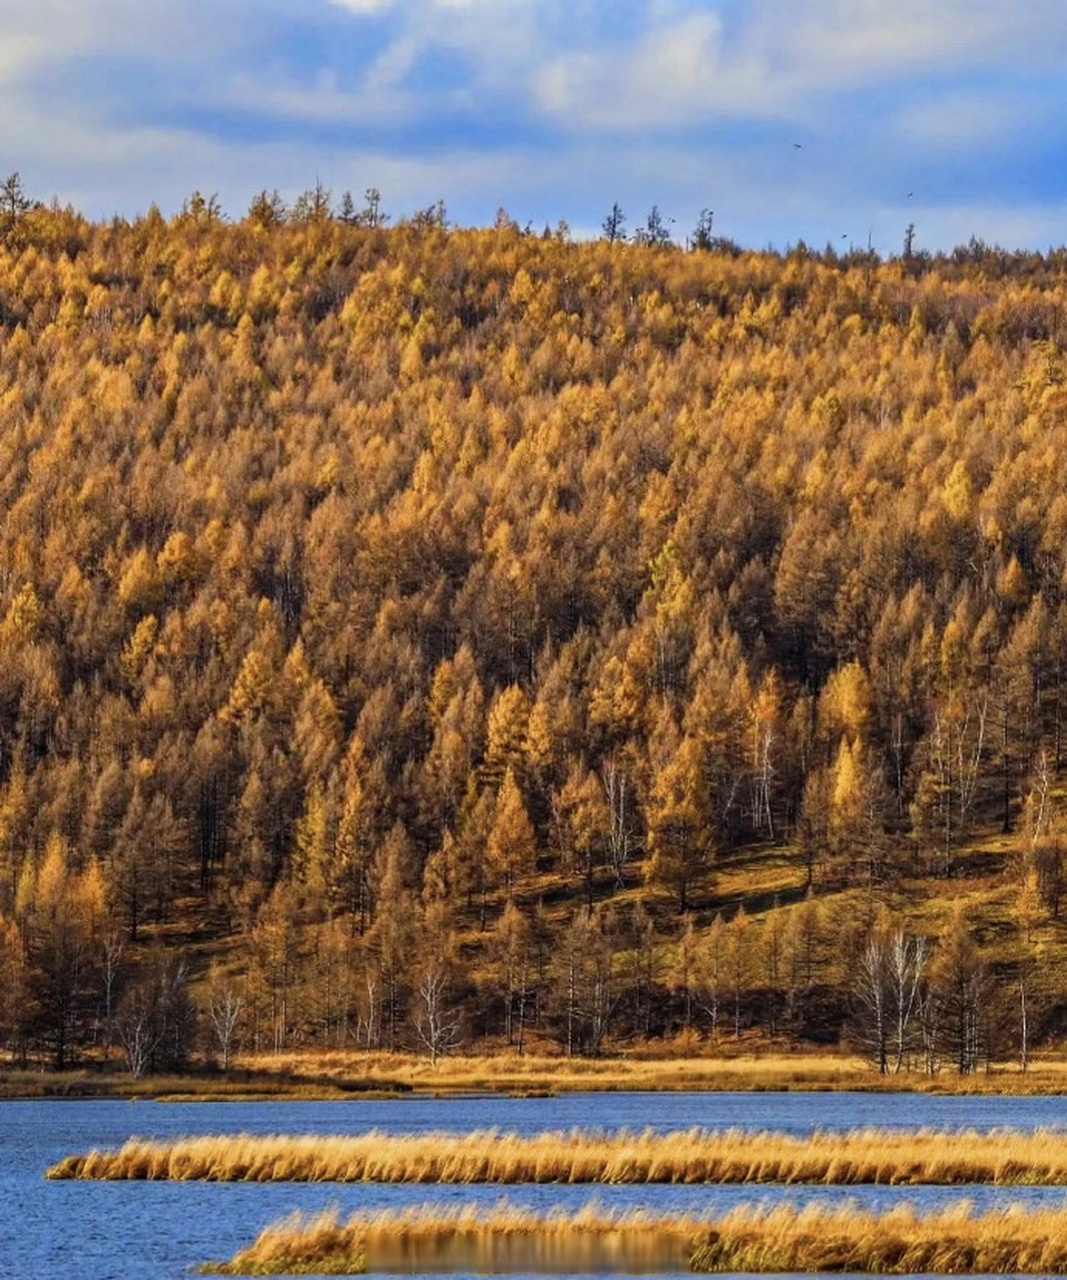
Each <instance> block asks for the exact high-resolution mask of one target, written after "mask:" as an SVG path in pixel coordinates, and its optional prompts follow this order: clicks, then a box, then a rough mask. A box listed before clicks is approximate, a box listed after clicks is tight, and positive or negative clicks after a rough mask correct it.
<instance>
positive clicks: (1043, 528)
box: [0, 200, 1067, 1070]
mask: <svg viewBox="0 0 1067 1280" xmlns="http://www.w3.org/2000/svg"><path fill="white" fill-rule="evenodd" d="M1065 304H1067V258H1064V257H1062V256H1059V255H1053V256H1050V257H1045V258H1041V257H1024V256H1018V255H1015V256H1007V255H1002V254H999V253H998V252H995V251H993V250H990V249H988V248H987V247H986V246H984V245H981V244H972V245H971V246H969V248H968V249H966V250H961V251H958V252H957V253H956V254H954V255H951V256H949V257H945V258H943V259H935V260H930V259H929V258H916V257H911V256H908V257H906V258H903V259H899V260H893V261H888V262H879V261H877V260H876V259H874V258H872V257H870V256H868V255H862V254H858V255H852V256H850V257H849V258H847V259H838V258H836V257H834V255H832V254H823V255H815V254H811V253H809V252H807V251H805V250H804V249H803V247H801V248H800V249H797V250H794V251H792V252H789V253H785V254H773V253H749V252H740V251H738V250H736V249H735V248H734V247H732V246H728V245H717V246H713V247H712V248H710V249H701V250H699V251H693V252H683V251H682V250H680V249H678V248H676V247H673V246H658V245H647V244H646V245H631V244H626V243H621V242H615V243H610V242H608V241H607V240H602V241H599V242H590V243H580V244H578V243H569V242H568V241H567V239H566V236H565V234H563V233H562V232H561V233H559V234H546V235H544V236H540V235H530V234H528V233H523V232H522V231H520V229H519V228H518V227H516V226H515V225H514V224H512V223H511V222H509V221H508V220H507V219H506V218H504V217H501V218H500V219H499V220H498V224H497V225H496V226H495V227H493V228H491V229H485V230H457V229H451V228H449V227H447V225H446V224H445V222H444V219H443V216H442V215H441V211H430V212H429V213H427V214H426V215H423V216H420V217H418V218H416V219H413V220H411V221H410V222H407V223H402V224H400V225H398V226H396V227H394V228H389V229H386V228H384V227H381V226H374V225H370V226H368V225H358V220H357V223H356V224H352V223H347V222H345V221H342V220H341V219H338V218H334V217H332V216H330V215H329V213H328V211H327V210H324V209H322V208H316V206H315V204H314V202H313V201H312V202H308V204H307V205H306V207H304V208H303V209H302V210H300V215H299V216H293V217H282V216H281V214H280V212H279V210H278V209H277V208H275V207H274V206H273V205H271V204H270V202H269V201H262V200H261V201H260V202H258V203H257V205H256V206H254V208H253V210H252V211H251V212H250V213H249V215H247V216H246V217H244V218H243V219H240V220H236V221H233V222H227V221H225V220H223V219H222V218H221V217H220V216H219V215H218V211H217V210H216V209H215V208H214V206H213V204H212V203H211V202H205V201H202V200H194V201H192V202H191V203H190V206H189V207H187V208H186V210H185V211H184V212H183V213H182V214H181V215H180V216H178V217H176V218H174V219H173V220H170V221H166V220H164V219H163V218H162V217H161V216H160V215H159V214H158V213H156V212H155V211H153V212H152V213H150V214H149V215H148V216H146V217H144V218H141V219H139V220H137V221H135V222H132V223H128V222H125V221H118V220H117V221H115V222H114V223H110V224H106V225H91V224H89V223H87V222H86V221H84V220H83V219H81V218H80V217H78V216H77V215H76V214H74V213H72V212H70V211H60V210H58V209H25V208H22V207H19V208H15V209H12V210H10V211H8V212H7V213H4V214H3V215H2V217H0V633H2V642H0V784H2V785H0V966H2V970H3V972H2V980H0V1036H2V1039H3V1041H4V1042H5V1043H6V1044H7V1045H8V1046H9V1048H10V1049H11V1051H12V1052H13V1053H14V1054H15V1055H16V1056H18V1057H25V1056H26V1055H36V1054H39V1053H47V1054H48V1055H49V1056H50V1057H51V1058H52V1059H53V1060H54V1061H56V1062H57V1063H59V1064H60V1065H62V1064H63V1063H65V1062H67V1061H69V1060H70V1058H71V1056H72V1055H73V1054H84V1053H86V1052H88V1051H90V1050H92V1051H94V1052H101V1051H106V1050H108V1049H109V1048H112V1047H113V1048H114V1051H115V1053H116V1054H117V1053H118V1052H119V1050H120V1048H121V1049H122V1050H123V1051H124V1052H125V1055H126V1057H127V1060H128V1061H129V1063H130V1065H131V1066H132V1067H133V1068H134V1069H136V1070H143V1069H147V1068H149V1067H153V1066H159V1065H174V1064H176V1063H180V1061H181V1060H182V1058H183V1057H184V1056H185V1055H186V1054H187V1053H188V1052H189V1050H190V1048H191V1047H192V1044H193V1040H192V1033H191V1030H190V1027H191V1023H192V1019H193V1015H194V1005H195V1006H196V1007H198V1008H199V1010H200V1020H201V1026H202V1033H203V1035H204V1037H205V1038H206V1039H209V1040H212V1041H213V1042H214V1043H215V1047H216V1050H217V1051H219V1052H221V1054H222V1056H223V1057H224V1058H225V1057H227V1056H228V1055H229V1054H230V1052H231V1051H232V1050H233V1049H234V1048H235V1047H236V1046H237V1044H238V1043H240V1044H242V1045H243V1046H244V1047H245V1048H246V1049H247V1048H256V1047H258V1048H287V1047H291V1046H296V1045H302V1044H311V1045H316V1044H317V1045H322V1046H336V1045H342V1044H343V1045H367V1046H392V1045H407V1046H409V1047H421V1048H425V1049H427V1050H429V1051H430V1052H432V1053H438V1052H442V1051H444V1050H446V1049H448V1048H451V1047H453V1046H456V1045H460V1044H466V1043H471V1042H473V1041H475V1040H484V1039H485V1038H486V1037H488V1038H489V1042H490V1043H505V1042H506V1043H510V1044H512V1045H516V1046H519V1047H521V1046H522V1045H524V1044H528V1043H531V1042H532V1040H533V1039H534V1038H535V1037H536V1040H537V1042H538V1043H539V1044H542V1045H544V1044H547V1043H550V1042H552V1043H555V1044H558V1045H559V1046H560V1047H561V1048H563V1049H565V1050H567V1051H572V1052H596V1051H599V1050H603V1049H606V1048H610V1047H612V1046H615V1047H618V1046H619V1045H620V1044H625V1043H629V1042H632V1041H633V1040H634V1039H635V1038H638V1037H648V1036H652V1037H656V1036H664V1035H673V1034H675V1033H677V1032H678V1031H679V1030H680V1029H682V1028H683V1027H686V1026H689V1025H693V1026H695V1027H696V1028H697V1029H698V1030H699V1031H700V1032H701V1033H714V1034H716V1035H719V1036H721V1037H727V1036H728V1037H736V1036H738V1035H742V1036H744V1035H747V1034H751V1031H752V1029H753V1028H754V1027H760V1028H762V1030H763V1031H764V1032H765V1033H768V1034H771V1035H779V1036H786V1035H788V1036H794V1037H797V1036H809V1037H810V1036H817V1037H821V1038H827V1039H834V1038H836V1037H837V1036H838V1035H839V1034H840V1033H841V1032H842V1029H844V1031H845V1033H846V1034H848V1035H850V1036H851V1037H852V1040H853V1042H854V1043H861V1042H862V1043H864V1044H865V1045H867V1047H868V1048H871V1050H872V1054H873V1056H874V1058H875V1060H876V1061H877V1060H883V1061H886V1062H887V1063H888V1062H899V1061H905V1060H922V1061H924V1062H926V1063H927V1064H928V1065H931V1066H933V1065H936V1063H937V1062H939V1061H941V1060H944V1059H948V1060H951V1061H952V1062H954V1063H956V1064H957V1065H959V1066H960V1067H962V1068H963V1069H968V1068H970V1067H972V1066H974V1065H975V1064H976V1063H977V1062H978V1060H979V1057H980V1055H981V1054H982V1053H984V1052H1000V1051H1006V1050H1008V1049H1010V1050H1011V1051H1013V1052H1015V1051H1017V1050H1018V1047H1019V1046H1018V1043H1017V1041H1018V1038H1019V1036H1021V1035H1022V1034H1023V1032H1022V1030H1021V1028H1022V1026H1023V1025H1025V1023H1024V1022H1019V1021H1018V1018H1017V1016H1016V1014H1014V1013H1013V1014H1012V1015H1011V1017H1010V1018H1009V1017H1007V1016H1006V1015H1004V1014H1003V1010H1004V1009H1005V1008H1009V1007H1010V1008H1011V1009H1013V1010H1015V1009H1017V1008H1023V1009H1025V1007H1026V1006H1025V996H1026V992H1027V989H1028V988H1027V984H1028V983H1030V984H1031V986H1032V988H1033V993H1034V994H1033V996H1032V998H1031V1007H1030V1014H1029V1017H1030V1030H1029V1031H1028V1032H1027V1033H1026V1034H1028V1035H1032V1034H1033V1029H1034V1027H1035V1026H1036V1027H1037V1028H1038V1029H1039V1030H1040V1031H1041V1033H1042V1034H1046V1033H1048V1032H1049V1031H1055V1030H1056V1029H1057V1028H1058V1022H1057V1017H1058V1015H1057V1007H1058V1002H1059V1000H1060V990H1059V988H1058V985H1057V984H1058V983H1059V982H1060V979H1061V973H1060V966H1061V965H1062V960H1061V959H1060V956H1059V950H1060V949H1061V943H1060V941H1059V933H1058V930H1059V925H1058V914H1059V907H1060V896H1061V891H1062V884H1063V872H1062V852H1061V844H1060V839H1061V826H1062V816H1061V811H1062V798H1061V788H1060V782H1059V774H1060V769H1061V766H1062V764H1063V763H1064V760H1063V757H1064V754H1065V751H1067V747H1065V745H1064V742H1063V733H1062V725H1063V722H1064V719H1065V717H1067V687H1065V685H1067V673H1065V671H1064V657H1065V653H1067V649H1065V638H1067V636H1065V633H1067V577H1065V574H1067V382H1065V373H1067V365H1065V362H1064V357H1063V349H1064V347H1065V345H1067V321H1065V320H1064V308H1065ZM952 904H956V905H957V909H956V910H955V913H954V914H953V913H952V912H951V911H950V906H951V905H952ZM1063 969H1064V973H1063V982H1064V992H1065V993H1067V966H1063ZM1021 997H1022V1002H1021V999H1020V998H1021ZM998 1002H999V1003H998ZM997 1010H1000V1012H999V1013H998V1012H996V1011H997ZM890 1012H892V1019H890V1017H889V1014H890ZM994 1024H995V1025H996V1026H997V1027H999V1028H1000V1029H1001V1030H1002V1031H1003V1030H1004V1029H1005V1028H1009V1027H1016V1030H1015V1031H1011V1032H1010V1035H1009V1041H1008V1042H1005V1043H999V1044H994V1043H993V1039H992V1032H991V1029H990V1028H991V1027H992V1026H993V1025H994ZM1017 1024H1018V1025H1017ZM893 1036H896V1039H895V1040H893Z"/></svg>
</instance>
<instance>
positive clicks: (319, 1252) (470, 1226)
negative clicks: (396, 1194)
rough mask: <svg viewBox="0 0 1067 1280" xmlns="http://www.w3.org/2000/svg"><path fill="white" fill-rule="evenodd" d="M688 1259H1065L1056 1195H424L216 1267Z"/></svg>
mask: <svg viewBox="0 0 1067 1280" xmlns="http://www.w3.org/2000/svg"><path fill="white" fill-rule="evenodd" d="M590 1264H592V1265H593V1266H594V1267H600V1268H601V1269H603V1268H605V1267H608V1268H611V1269H615V1270H618V1271H625V1270H637V1269H641V1268H642V1267H647V1266H648V1265H653V1266H656V1267H658V1268H661V1269H664V1270H668V1269H670V1270H678V1269H684V1268H686V1267H688V1269H689V1270H691V1271H695V1272H721V1271H740V1272H772V1271H835V1272H840V1271H852V1272H872V1271H877V1272H882V1273H885V1274H902V1273H915V1272H927V1273H934V1274H957V1273H959V1272H964V1271H966V1272H971V1273H976V1274H982V1273H1003V1272H1008V1271H1010V1272H1015V1273H1018V1274H1043V1273H1044V1274H1047V1273H1057V1272H1063V1271H1064V1270H1067V1209H1062V1208H1059V1209H1043V1210H1037V1211H1036V1212H1027V1211H1026V1210H1024V1209H1022V1208H1020V1207H1019V1206H1013V1207H1010V1208H1007V1209H998V1210H994V1211H991V1212H987V1213H983V1214H978V1215H976V1214H974V1212H973V1207H972V1206H971V1205H970V1204H969V1203H968V1202H966V1201H964V1202H961V1203H959V1204H957V1205H953V1206H951V1207H949V1208H947V1209H943V1210H941V1211H939V1212H938V1213H935V1214H931V1215H929V1216H927V1217H922V1216H919V1215H917V1214H916V1213H915V1211H914V1209H913V1208H912V1207H911V1206H909V1205H900V1206H898V1207H896V1208H894V1209H891V1210H890V1211H888V1212H887V1213H883V1214H877V1215H876V1214H871V1213H867V1212H862V1211H858V1210H857V1209H855V1208H854V1207H852V1206H845V1207H836V1208H835V1207H825V1206H820V1205H807V1206H804V1207H801V1208H796V1207H793V1206H785V1205H780V1206H777V1207H775V1208H770V1209H767V1208H760V1207H753V1206H751V1205H744V1206H740V1207H739V1208H736V1209H733V1210H731V1211H730V1212H728V1213H726V1214H724V1215H723V1216H722V1217H720V1218H717V1219H711V1218H707V1219H702V1218H691V1217H682V1216H674V1217H663V1218H656V1217H652V1216H650V1215H648V1214H647V1213H644V1212H632V1213H628V1214H623V1215H618V1216H614V1215H607V1216H603V1215H601V1214H600V1213H599V1211H598V1210H597V1208H596V1207H595V1206H589V1207H587V1208H586V1209H583V1210H580V1211H579V1212H578V1213H577V1214H573V1215H571V1216H563V1215H550V1216H548V1217H538V1216H536V1215H533V1214H529V1213H526V1212H523V1211H521V1210H517V1209H514V1208H509V1207H507V1206H501V1207H499V1208H497V1209H496V1210H494V1211H492V1212H490V1213H488V1214H485V1213H479V1212H477V1211H475V1210H471V1209H463V1210H457V1209H447V1208H439V1207H436V1206H423V1207H420V1208H418V1209H413V1210H408V1211H406V1212H405V1213H401V1214H390V1213H387V1212H385V1213H378V1214H374V1215H356V1216H355V1217H353V1218H351V1219H350V1220H349V1221H348V1222H347V1223H344V1224H342V1223H341V1222H340V1221H339V1220H338V1217H337V1215H336V1213H335V1212H330V1213H327V1214H322V1215H319V1216H318V1217H316V1218H312V1219H305V1218H302V1217H300V1216H299V1215H297V1216H294V1217H290V1218H288V1219H285V1220H284V1221H282V1222H280V1223H277V1224H275V1225H272V1226H270V1227H268V1228H267V1229H266V1230H265V1231H264V1232H263V1233H262V1234H261V1235H260V1236H259V1238H258V1239H257V1240H256V1241H255V1242H254V1243H253V1244H252V1245H251V1246H250V1247H249V1248H247V1249H244V1250H242V1251H241V1252H240V1253H238V1254H237V1255H236V1256H235V1257H234V1258H233V1259H231V1260H230V1261H229V1262H228V1263H219V1264H210V1265H209V1266H207V1267H205V1268H204V1270H205V1271H212V1272H216V1273H219V1274H225V1275H274V1274H309V1273H319V1274H331V1275H334V1274H336V1275H354V1274H359V1273H361V1272H362V1271H364V1270H384V1269H398V1268H403V1269H409V1270H410V1269H415V1270H426V1271H429V1270H435V1269H438V1270H445V1269H450V1270H469V1271H482V1272H488V1271H496V1272H498V1273H500V1272H506V1271H518V1270H531V1269H537V1268H538V1267H544V1266H547V1267H548V1268H549V1269H554V1270H560V1271H562V1270H567V1269H570V1270H575V1269H579V1268H580V1267H582V1266H588V1265H590Z"/></svg>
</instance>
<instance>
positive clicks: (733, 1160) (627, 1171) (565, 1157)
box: [48, 1129, 1067, 1186]
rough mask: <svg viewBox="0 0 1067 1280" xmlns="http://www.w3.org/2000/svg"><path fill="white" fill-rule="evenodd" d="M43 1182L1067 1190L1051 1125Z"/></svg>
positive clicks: (695, 1136)
mask: <svg viewBox="0 0 1067 1280" xmlns="http://www.w3.org/2000/svg"><path fill="white" fill-rule="evenodd" d="M48 1177H50V1178H98V1179H157V1180H158V1179H162V1180H175V1181H182V1180H200V1181H212V1182H426V1183H428V1182H434V1183H484V1182H493V1183H502V1184H514V1183H532V1182H562V1183H586V1182H588V1183H609V1184H610V1183H772V1182H777V1183H825V1184H835V1185H858V1184H861V1183H878V1184H883V1185H920V1184H931V1185H942V1186H953V1185H961V1184H965V1183H974V1182H984V1183H990V1184H992V1185H994V1186H1010V1185H1017V1186H1018V1185H1038V1184H1043V1185H1067V1144H1065V1143H1064V1141H1063V1137H1062V1135H1061V1134H1058V1133H1056V1132H1054V1131H1051V1130H1038V1131H1036V1132H1033V1133H1022V1132H1017V1131H1014V1130H997V1131H994V1132H992V1133H977V1132H973V1131H965V1132H939V1131H936V1130H922V1129H920V1130H913V1131H909V1132H896V1131H893V1130H885V1129H857V1130H853V1131H851V1132H848V1133H816V1134H813V1135H811V1136H809V1137H793V1136H790V1135H787V1134H781V1133H767V1132H763V1133H747V1132H743V1131H741V1130H736V1129H734V1130H724V1131H714V1130H704V1129H689V1130H686V1131H684V1132H679V1133H666V1134H663V1133H655V1132H653V1131H651V1130H644V1131H642V1132H628V1131H621V1132H617V1133H599V1132H595V1131H586V1130H572V1131H569V1132H555V1133H544V1134H538V1135H535V1136H532V1137H521V1136H519V1135H516V1134H510V1133H501V1132H499V1131H497V1130H494V1129H487V1130H481V1131H476V1132H474V1133H470V1134H452V1133H424V1134H386V1133H381V1132H377V1131H374V1132H371V1133H366V1134H358V1135H353V1136H334V1137H320V1136H292V1137H286V1136H282V1135H277V1136H268V1137H254V1136H250V1135H247V1134H244V1135H236V1136H235V1135H225V1136H205V1137H197V1138H185V1139H180V1140H178V1141H174V1142H165V1143H160V1142H148V1141H142V1140H140V1139H131V1140H130V1141H129V1142H127V1143H126V1144H125V1145H124V1146H123V1147H121V1148H120V1149H119V1150H117V1151H105V1152H101V1151H92V1152H90V1153H89V1154H88V1155H82V1156H67V1157H66V1158H65V1159H64V1160H62V1161H60V1162H59V1163H58V1164H56V1165H54V1166H53V1167H52V1168H51V1169H49V1171H48Z"/></svg>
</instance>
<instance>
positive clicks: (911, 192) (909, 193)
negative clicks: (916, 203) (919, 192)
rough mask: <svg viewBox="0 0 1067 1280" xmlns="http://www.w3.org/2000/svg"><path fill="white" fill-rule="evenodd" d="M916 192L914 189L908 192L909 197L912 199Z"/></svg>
mask: <svg viewBox="0 0 1067 1280" xmlns="http://www.w3.org/2000/svg"><path fill="white" fill-rule="evenodd" d="M914 194H915V192H914V191H909V192H908V199H909V200H910V199H911V198H912V196H913V195H914Z"/></svg>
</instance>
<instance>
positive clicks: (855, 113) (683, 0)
mask: <svg viewBox="0 0 1067 1280" xmlns="http://www.w3.org/2000/svg"><path fill="white" fill-rule="evenodd" d="M1065 67H1067V2H1065V0H612V2H610V3H609V2H608V0H569V2H566V0H0V112H2V118H3V120H4V129H3V132H2V134H0V170H2V171H3V173H4V174H6V173H10V172H12V171H14V170H18V171H19V172H20V173H21V175H22V178H23V181H24V183H25V185H26V187H27V188H28V190H29V191H30V192H31V193H32V194H33V195H35V196H38V197H40V198H44V199H48V198H50V197H51V196H53V195H57V196H58V197H59V198H60V199H61V200H62V201H64V202H66V201H70V202H71V203H73V204H74V205H76V206H77V207H78V208H80V209H82V210H83V211H84V212H85V213H87V214H88V215H90V216H92V217H94V218H99V217H109V216H110V215H112V214H114V213H120V214H123V215H126V216H133V215H135V214H137V213H138V212H143V211H144V210H145V209H146V208H147V206H148V205H149V203H151V202H153V201H154V202H155V203H157V204H158V205H159V206H160V207H161V208H162V209H163V210H164V212H168V213H169V212H172V211H173V210H175V209H176V208H178V207H179V206H180V205H181V203H182V201H183V199H184V198H185V197H186V196H187V195H188V194H189V193H190V192H191V191H193V190H194V189H199V190H201V191H204V192H205V193H212V192H217V193H218V196H219V199H220V201H221V203H222V205H223V208H224V209H225V210H226V211H227V213H228V214H229V215H230V216H232V217H238V216H240V215H241V214H242V213H243V212H244V210H245V209H246V208H247V206H248V203H249V201H250V200H251V198H252V196H253V195H254V194H255V193H256V192H257V191H259V190H260V189H262V188H275V187H276V188H278V190H279V191H280V192H281V193H282V195H283V196H284V197H286V198H287V199H290V200H291V199H293V198H294V197H295V196H296V195H298V194H299V193H300V192H301V191H302V190H304V189H305V188H308V187H310V186H313V185H314V183H315V181H316V179H320V180H321V181H322V182H323V183H324V184H325V185H326V186H327V187H329V188H330V189H331V190H332V191H333V192H334V194H335V196H336V197H338V198H339V197H340V194H341V193H342V192H343V191H344V190H346V189H349V190H351V191H352V192H353V193H354V194H355V195H356V196H357V197H359V196H361V193H362V192H363V191H364V189H365V188H367V187H369V186H376V187H378V188H379V189H380V190H381V192H382V198H383V207H384V208H385V209H386V210H387V211H388V212H389V213H391V214H392V215H393V216H394V217H397V216H404V215H405V214H410V213H412V212H413V211H415V210H416V209H419V208H423V207H425V206H427V205H430V204H432V203H435V202H436V201H437V200H438V199H443V200H444V201H445V204H446V206H447V209H448V212H449V216H450V217H451V218H452V219H453V220H455V221H457V222H460V223H464V224H483V223H487V222H491V221H492V219H493V217H494V215H495V212H496V210H497V209H498V208H499V207H504V208H506V209H507V211H508V212H509V213H510V214H511V216H512V217H514V218H516V219H517V220H518V221H519V222H521V223H526V222H527V221H530V222H532V223H533V225H534V226H535V227H538V228H540V227H541V226H542V225H544V224H545V223H550V224H552V225H555V224H556V222H557V221H558V220H559V219H565V220H566V221H567V222H568V223H569V224H570V226H571V228H572V230H573V231H574V233H575V234H576V235H590V234H595V233H596V232H597V230H598V229H599V226H600V223H601V221H602V219H603V217H604V215H605V214H606V213H607V211H608V209H609V208H610V207H611V205H612V203H613V201H618V202H619V204H620V205H621V206H622V208H623V209H624V211H625V212H626V214H627V215H628V218H629V226H630V228H631V229H632V228H633V227H634V226H635V225H637V224H639V223H641V222H643V220H644V218H645V216H646V214H647V212H648V210H649V208H650V207H651V205H653V204H656V205H658V207H659V209H660V210H661V211H662V213H663V215H664V217H665V218H668V219H674V222H673V223H672V224H671V225H672V228H673V229H674V230H675V232H676V234H677V236H678V238H679V239H683V238H684V236H685V234H686V232H687V231H689V230H691V229H692V227H693V225H694V224H695V222H696V219H697V217H698V215H699V213H700V211H701V210H702V209H704V208H708V209H713V210H714V213H715V221H714V229H715V230H716V231H717V232H718V233H720V234H722V235H724V236H729V237H731V238H732V239H735V240H737V241H738V242H740V243H741V244H744V245H750V246H754V247H762V246H764V245H767V244H773V245H775V246H777V247H783V246H785V245H787V244H790V243H795V242H796V241H797V240H798V239H804V240H806V241H807V242H808V243H809V244H813V245H816V246H819V247H821V246H822V245H823V244H825V243H827V242H828V241H829V242H832V243H834V244H835V245H837V246H844V247H847V246H848V245H849V244H854V245H857V246H858V245H865V244H866V243H867V242H868V238H869V239H870V242H871V243H872V244H873V245H874V247H875V248H877V249H878V250H879V251H880V252H882V253H895V252H898V251H899V249H900V245H901V241H902V238H903V232H904V228H905V226H906V225H907V224H908V223H909V222H914V224H915V228H916V246H917V247H919V248H928V249H938V248H950V247H951V246H952V245H954V244H959V243H964V242H966V241H967V240H968V239H970V237H971V236H972V235H976V236H979V237H981V238H983V239H985V240H988V241H990V242H994V243H998V244H1001V245H1003V246H1005V247H1008V248H1015V247H1032V248H1038V249H1045V248H1048V247H1049V246H1050V245H1060V244H1063V243H1064V242H1067V72H1065V70H1064V68H1065ZM797 143H799V144H800V145H799V147H798V146H796V145H794V144H797Z"/></svg>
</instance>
